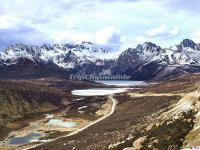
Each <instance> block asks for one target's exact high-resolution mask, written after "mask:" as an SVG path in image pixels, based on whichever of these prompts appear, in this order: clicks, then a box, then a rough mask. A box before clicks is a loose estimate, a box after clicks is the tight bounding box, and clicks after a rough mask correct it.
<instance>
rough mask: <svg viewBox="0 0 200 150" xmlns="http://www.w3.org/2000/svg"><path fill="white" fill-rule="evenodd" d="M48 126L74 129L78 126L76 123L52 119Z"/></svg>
mask: <svg viewBox="0 0 200 150" xmlns="http://www.w3.org/2000/svg"><path fill="white" fill-rule="evenodd" d="M47 124H48V125H54V126H61V127H68V128H69V127H74V126H76V125H77V123H76V122H68V121H63V120H60V119H51V120H49V122H48V123H47Z"/></svg>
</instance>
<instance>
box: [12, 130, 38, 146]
mask: <svg viewBox="0 0 200 150" xmlns="http://www.w3.org/2000/svg"><path fill="white" fill-rule="evenodd" d="M41 136H42V134H41V133H34V132H30V133H28V134H27V135H25V136H22V137H13V138H12V139H11V140H10V142H9V144H10V145H21V144H27V143H29V142H30V141H31V140H34V139H38V138H39V137H41Z"/></svg>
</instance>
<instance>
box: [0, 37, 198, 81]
mask: <svg viewBox="0 0 200 150" xmlns="http://www.w3.org/2000/svg"><path fill="white" fill-rule="evenodd" d="M0 70H1V72H0V78H5V77H8V76H9V77H11V78H14V77H15V76H19V77H20V78H24V77H28V78H29V77H46V76H59V77H60V76H66V74H71V73H73V74H81V75H84V74H101V75H102V74H105V73H106V72H110V74H113V75H119V74H120V75H131V77H132V79H137V80H147V79H163V78H168V77H171V76H174V75H182V74H185V73H194V72H200V44H196V43H194V42H193V41H192V40H189V39H185V40H183V41H182V42H181V43H180V44H178V45H175V46H172V47H169V48H161V47H160V46H158V45H156V44H154V43H151V42H146V43H144V44H142V45H140V44H139V45H138V46H137V47H136V48H129V49H127V50H125V51H124V52H122V53H121V54H120V55H119V57H118V58H116V56H114V55H113V53H112V52H110V51H108V50H106V49H103V48H100V47H98V46H96V45H94V44H92V43H90V42H82V44H54V45H49V44H44V45H42V46H30V45H24V44H14V45H10V46H8V47H7V48H6V49H5V50H4V51H2V52H0ZM11 74H13V75H12V76H11ZM106 74H107V73H106Z"/></svg>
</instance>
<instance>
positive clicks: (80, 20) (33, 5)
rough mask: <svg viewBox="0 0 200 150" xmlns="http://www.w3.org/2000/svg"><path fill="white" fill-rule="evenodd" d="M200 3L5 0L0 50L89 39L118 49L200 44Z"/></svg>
mask: <svg viewBox="0 0 200 150" xmlns="http://www.w3.org/2000/svg"><path fill="white" fill-rule="evenodd" d="M199 6H200V0H0V49H3V48H4V47H5V46H7V45H9V44H12V43H18V42H20V43H24V44H38V45H40V44H42V43H67V42H77V43H80V42H82V41H90V42H93V43H96V44H98V45H101V46H105V47H110V48H113V49H116V50H117V49H120V50H121V49H124V48H127V47H135V46H136V45H137V44H139V43H144V42H145V41H150V42H154V43H157V44H159V45H161V46H162V47H168V46H170V45H174V44H178V43H180V42H181V40H182V39H184V38H191V39H193V40H194V41H195V42H200V19H199V18H200V7H199Z"/></svg>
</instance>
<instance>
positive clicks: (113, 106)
mask: <svg viewBox="0 0 200 150" xmlns="http://www.w3.org/2000/svg"><path fill="white" fill-rule="evenodd" d="M108 99H110V100H112V103H113V104H112V109H111V111H110V113H109V114H107V115H105V116H103V117H101V118H99V119H97V120H95V121H94V122H92V123H90V124H88V125H87V126H85V127H83V128H81V129H78V130H77V131H75V132H72V133H70V134H68V135H65V136H61V137H57V138H55V139H53V140H49V141H47V142H46V143H48V142H52V141H55V140H58V139H60V138H64V137H69V136H72V135H75V134H78V133H79V132H81V131H83V130H85V129H87V128H89V127H90V126H92V125H94V124H96V123H98V122H100V121H102V120H104V119H106V118H107V117H109V116H111V115H112V114H113V113H114V112H115V109H116V105H117V101H116V99H115V98H114V97H113V95H108ZM42 144H44V143H41V144H38V145H36V146H33V147H29V148H26V149H24V150H29V149H32V148H36V147H38V146H40V145H42Z"/></svg>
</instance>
